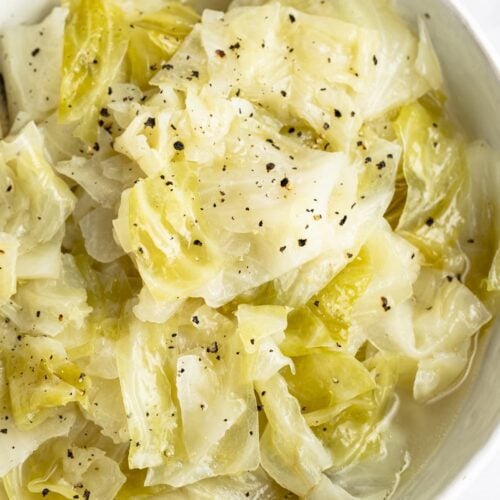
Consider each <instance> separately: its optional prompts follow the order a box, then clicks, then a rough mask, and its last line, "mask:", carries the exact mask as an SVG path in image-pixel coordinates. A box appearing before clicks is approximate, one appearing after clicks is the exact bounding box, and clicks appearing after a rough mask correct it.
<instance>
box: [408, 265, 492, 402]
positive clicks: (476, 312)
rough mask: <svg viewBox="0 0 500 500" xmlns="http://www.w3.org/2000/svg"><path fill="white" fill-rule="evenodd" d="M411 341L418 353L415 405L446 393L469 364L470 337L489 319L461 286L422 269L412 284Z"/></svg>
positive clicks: (439, 273)
mask: <svg viewBox="0 0 500 500" xmlns="http://www.w3.org/2000/svg"><path fill="white" fill-rule="evenodd" d="M415 298H416V301H417V307H416V310H415V316H414V328H415V340H416V346H417V349H418V350H419V351H420V353H421V356H420V357H421V359H420V361H419V364H418V371H417V375H416V378H415V383H414V387H413V394H414V397H415V399H417V400H418V401H425V400H428V399H430V398H433V397H436V396H439V395H442V394H443V393H446V390H447V389H449V388H452V387H453V383H454V382H456V381H457V380H459V378H460V375H461V374H462V373H463V372H464V370H465V369H466V367H467V365H468V363H469V360H470V348H471V339H472V336H473V335H474V334H475V333H477V332H478V331H479V330H480V328H481V327H482V326H483V325H485V324H486V323H487V322H488V321H489V320H490V319H491V315H490V313H489V312H488V310H487V309H486V307H485V306H484V305H483V304H482V303H481V302H480V301H479V299H478V298H477V297H476V296H475V295H474V294H473V293H472V292H471V291H470V290H469V289H468V288H467V287H466V286H464V285H463V284H462V283H460V282H459V281H458V280H457V279H454V278H453V277H452V276H450V275H447V274H446V273H442V272H438V271H435V270H434V271H433V270H427V269H424V270H422V272H421V275H420V276H419V279H418V280H417V282H416V283H415Z"/></svg>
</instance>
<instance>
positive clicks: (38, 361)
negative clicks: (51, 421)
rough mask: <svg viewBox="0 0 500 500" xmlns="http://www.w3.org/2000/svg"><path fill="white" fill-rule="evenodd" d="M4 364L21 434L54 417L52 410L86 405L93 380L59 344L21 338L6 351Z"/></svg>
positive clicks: (27, 336)
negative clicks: (70, 405)
mask: <svg viewBox="0 0 500 500" xmlns="http://www.w3.org/2000/svg"><path fill="white" fill-rule="evenodd" d="M4 361H5V377H6V380H7V381H8V386H9V394H10V402H11V408H12V414H13V416H14V422H15V425H16V426H17V427H18V428H19V429H20V430H22V431H31V430H32V429H34V428H36V427H37V426H38V425H40V424H41V423H43V422H44V421H45V420H46V419H47V418H50V417H51V416H52V415H53V412H52V409H53V408H56V407H60V406H65V405H67V404H68V403H71V402H79V403H81V404H82V405H84V406H85V405H86V404H87V394H86V393H87V391H88V389H89V387H90V385H91V383H90V380H89V378H88V377H87V376H86V374H85V373H83V372H82V371H81V369H80V368H79V367H78V366H77V365H76V364H74V363H72V362H71V361H69V360H68V358H67V356H66V352H65V350H64V347H63V346H62V344H60V343H59V342H57V341H56V340H53V339H51V338H48V337H32V336H30V335H19V336H18V337H16V341H15V342H14V343H13V345H12V347H11V349H10V350H5V352H4Z"/></svg>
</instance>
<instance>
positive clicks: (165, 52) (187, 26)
mask: <svg viewBox="0 0 500 500" xmlns="http://www.w3.org/2000/svg"><path fill="white" fill-rule="evenodd" d="M198 20H199V16H198V14H196V12H195V11H194V10H192V9H191V8H190V7H189V6H187V5H183V4H181V3H179V2H175V1H168V2H163V7H162V8H161V10H159V11H156V12H148V13H145V14H144V13H143V14H142V15H141V16H139V17H137V18H134V17H133V18H132V19H131V23H132V24H131V27H132V30H131V32H130V41H129V47H128V51H127V57H128V61H129V64H130V79H131V80H132V82H134V83H135V84H137V85H138V86H139V87H140V88H143V89H144V88H147V87H148V84H149V81H150V80H151V79H152V77H153V76H154V75H155V73H156V72H157V71H158V70H159V69H160V68H161V66H162V65H163V64H165V63H166V62H167V61H168V60H169V59H170V57H171V56H172V55H173V54H174V53H175V52H176V50H177V49H178V47H179V45H180V44H181V43H182V41H183V40H184V38H185V37H186V36H187V35H188V34H189V32H190V31H191V30H192V28H193V26H194V24H196V23H197V22H198Z"/></svg>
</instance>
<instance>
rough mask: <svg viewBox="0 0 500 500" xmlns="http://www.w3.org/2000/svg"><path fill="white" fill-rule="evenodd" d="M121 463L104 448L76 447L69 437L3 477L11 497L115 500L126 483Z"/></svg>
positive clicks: (32, 457) (51, 443)
mask: <svg viewBox="0 0 500 500" xmlns="http://www.w3.org/2000/svg"><path fill="white" fill-rule="evenodd" d="M125 479H126V478H125V476H124V474H123V473H122V472H121V471H120V467H119V465H118V463H117V462H116V461H115V460H114V459H113V458H111V457H109V456H107V455H106V452H105V451H104V450H102V449H101V448H97V447H93V446H83V447H80V446H76V445H75V444H74V442H72V440H70V439H68V438H58V439H55V440H53V441H50V442H48V443H46V444H44V445H42V446H41V447H40V448H39V449H38V450H37V451H36V452H35V453H33V455H31V456H30V458H29V459H28V460H27V461H26V462H25V463H24V464H23V465H21V466H18V467H17V468H16V469H13V470H12V471H11V472H10V473H9V474H7V476H5V477H4V478H3V481H4V485H5V489H6V491H7V494H8V495H9V498H23V499H24V498H26V499H32V498H40V496H44V497H45V496H47V495H49V494H50V495H57V497H59V498H68V499H73V498H75V497H76V496H78V497H79V498H93V497H95V498H99V499H101V498H102V499H103V500H111V499H113V498H115V495H116V493H117V492H118V490H119V489H120V488H121V486H122V485H123V483H124V482H125Z"/></svg>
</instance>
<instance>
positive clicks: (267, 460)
mask: <svg viewBox="0 0 500 500" xmlns="http://www.w3.org/2000/svg"><path fill="white" fill-rule="evenodd" d="M256 389H257V391H258V393H259V395H260V399H261V401H262V404H263V407H264V412H265V414H266V417H267V426H266V428H265V430H264V432H263V434H262V437H261V440H260V454H261V457H260V459H261V465H262V467H263V468H264V470H265V471H266V472H267V473H268V474H269V475H270V476H271V477H272V478H273V479H274V480H275V481H276V482H277V483H278V484H280V485H281V486H283V487H284V488H286V489H288V490H290V491H292V492H293V493H295V494H297V495H299V496H305V495H306V494H307V493H308V492H309V491H310V490H311V489H312V488H314V486H316V484H318V483H319V481H321V478H322V472H323V471H324V470H325V469H328V468H329V467H331V465H332V460H331V458H330V455H329V453H328V452H327V451H326V449H325V448H324V447H323V445H322V443H321V441H320V440H319V439H318V438H317V437H316V436H315V435H314V433H313V432H312V431H311V429H310V428H309V426H308V425H307V423H306V421H305V420H304V417H303V416H302V414H301V411H300V405H299V403H298V402H297V400H296V399H295V398H294V397H293V396H291V395H290V393H289V392H288V387H287V384H286V381H285V379H284V378H283V377H281V376H280V375H274V376H273V377H272V378H270V379H269V380H267V381H265V382H258V383H257V384H256Z"/></svg>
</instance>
